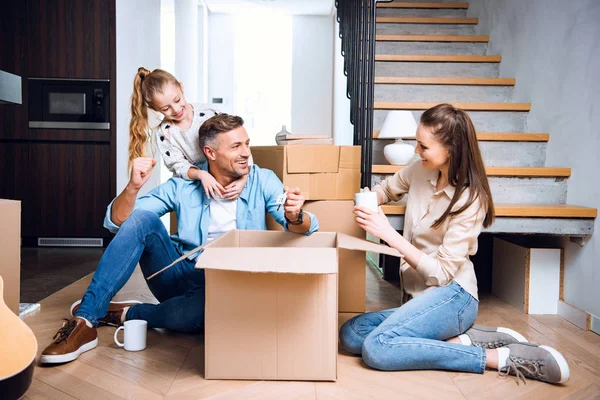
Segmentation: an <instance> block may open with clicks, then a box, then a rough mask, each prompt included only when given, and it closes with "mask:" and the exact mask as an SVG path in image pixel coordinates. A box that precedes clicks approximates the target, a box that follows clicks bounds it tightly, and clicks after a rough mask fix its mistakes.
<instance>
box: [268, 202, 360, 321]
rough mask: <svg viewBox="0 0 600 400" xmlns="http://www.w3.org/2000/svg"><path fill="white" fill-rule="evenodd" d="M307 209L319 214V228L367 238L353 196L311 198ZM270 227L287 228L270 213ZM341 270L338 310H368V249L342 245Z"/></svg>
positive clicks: (357, 311)
mask: <svg viewBox="0 0 600 400" xmlns="http://www.w3.org/2000/svg"><path fill="white" fill-rule="evenodd" d="M303 209H304V210H306V211H309V212H311V213H313V214H315V215H316V216H317V218H318V220H319V232H340V233H345V234H346V235H350V236H353V237H356V238H359V239H365V231H363V230H362V229H361V228H360V227H359V226H358V224H357V223H356V221H355V220H354V214H353V213H352V210H353V209H354V202H353V201H350V200H324V201H307V202H306V203H304V207H303ZM267 229H268V230H273V231H283V227H282V226H281V225H279V224H278V223H277V221H275V219H274V218H273V217H272V216H271V214H267ZM339 256H340V269H339V271H338V311H339V312H347V313H363V312H365V305H366V300H367V299H366V297H367V289H366V287H367V271H366V265H367V260H366V253H365V252H364V251H356V250H346V249H340V253H339Z"/></svg>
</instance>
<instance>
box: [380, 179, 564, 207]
mask: <svg viewBox="0 0 600 400" xmlns="http://www.w3.org/2000/svg"><path fill="white" fill-rule="evenodd" d="M388 176H390V175H389V174H385V175H384V174H374V175H373V177H372V180H371V183H372V186H374V185H376V184H377V183H379V182H380V181H381V180H383V179H385V178H387V177H388ZM488 181H489V183H490V188H491V190H492V196H493V198H494V201H495V202H497V203H506V204H564V203H566V201H567V179H566V178H558V179H557V178H554V177H548V178H517V177H496V176H493V177H489V178H488Z"/></svg>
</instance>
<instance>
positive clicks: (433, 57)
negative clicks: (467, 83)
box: [375, 54, 502, 63]
mask: <svg viewBox="0 0 600 400" xmlns="http://www.w3.org/2000/svg"><path fill="white" fill-rule="evenodd" d="M375 61H404V62H470V63H484V62H485V63H487V62H493V63H499V62H501V61H502V56H469V55H459V54H455V55H444V54H376V55H375Z"/></svg>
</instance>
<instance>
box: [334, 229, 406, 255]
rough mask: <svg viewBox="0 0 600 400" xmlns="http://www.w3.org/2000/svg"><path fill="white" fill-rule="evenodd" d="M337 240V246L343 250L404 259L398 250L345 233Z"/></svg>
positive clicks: (340, 234)
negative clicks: (369, 252)
mask: <svg viewBox="0 0 600 400" xmlns="http://www.w3.org/2000/svg"><path fill="white" fill-rule="evenodd" d="M337 239H338V241H337V246H338V248H341V249H348V250H362V251H372V252H374V253H380V254H387V255H389V256H394V257H404V255H402V254H400V252H399V251H398V250H396V249H394V248H392V247H389V246H384V245H382V244H378V243H373V242H370V241H368V240H363V239H359V238H355V237H353V236H350V235H346V234H344V233H338V236H337Z"/></svg>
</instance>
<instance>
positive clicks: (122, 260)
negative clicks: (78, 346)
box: [75, 210, 205, 332]
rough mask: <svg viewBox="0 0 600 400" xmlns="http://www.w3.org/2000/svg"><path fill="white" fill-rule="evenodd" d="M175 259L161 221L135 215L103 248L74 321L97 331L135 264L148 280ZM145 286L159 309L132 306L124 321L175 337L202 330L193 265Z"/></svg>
mask: <svg viewBox="0 0 600 400" xmlns="http://www.w3.org/2000/svg"><path fill="white" fill-rule="evenodd" d="M180 256H181V254H180V253H179V251H178V250H177V249H176V248H175V246H174V245H173V242H171V238H170V237H169V234H168V233H167V230H166V229H165V226H164V225H163V223H162V222H161V220H160V218H159V217H158V216H157V215H156V214H154V213H153V212H150V211H144V210H135V211H134V212H133V213H131V215H130V216H129V218H128V219H127V220H126V221H125V222H124V223H123V224H122V225H121V228H120V229H119V232H118V233H117V235H116V236H115V238H114V239H113V240H112V242H111V243H110V245H109V246H108V247H107V248H106V251H105V252H104V255H103V256H102V258H101V259H100V263H99V264H98V268H97V269H96V273H95V274H94V278H93V279H92V282H91V283H90V285H89V286H88V288H87V291H86V292H85V295H84V296H83V300H82V302H81V306H80V307H79V310H78V311H77V313H76V315H75V316H77V317H82V318H85V319H87V320H88V321H90V322H91V323H92V324H93V325H94V326H97V325H98V319H99V318H102V317H103V316H104V315H105V314H106V312H107V311H108V305H109V303H110V301H111V300H112V298H113V297H114V295H115V294H116V293H117V292H118V291H119V290H120V289H121V288H122V287H123V286H124V285H125V283H127V281H128V280H129V277H131V274H132V273H133V271H134V270H135V267H136V265H137V264H138V262H139V263H140V267H141V269H142V273H143V274H144V277H148V276H150V275H152V274H153V273H155V272H157V271H159V270H161V269H162V268H164V267H165V266H167V265H169V264H170V263H171V262H173V261H175V260H176V259H177V258H179V257H180ZM146 282H147V284H148V287H149V288H150V290H151V291H152V294H153V295H154V297H156V298H157V299H158V301H159V302H160V304H139V305H134V306H132V307H131V308H129V310H128V311H127V319H128V320H131V319H143V320H146V321H148V327H149V328H167V329H170V330H173V331H179V332H195V331H199V330H202V329H203V327H204V288H205V287H204V270H198V269H195V268H194V262H193V261H189V260H187V259H186V260H184V261H181V262H179V263H177V264H175V265H174V266H173V267H171V268H170V269H168V270H166V271H164V272H162V273H161V274H159V275H157V276H156V277H154V278H152V279H151V280H150V281H146Z"/></svg>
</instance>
